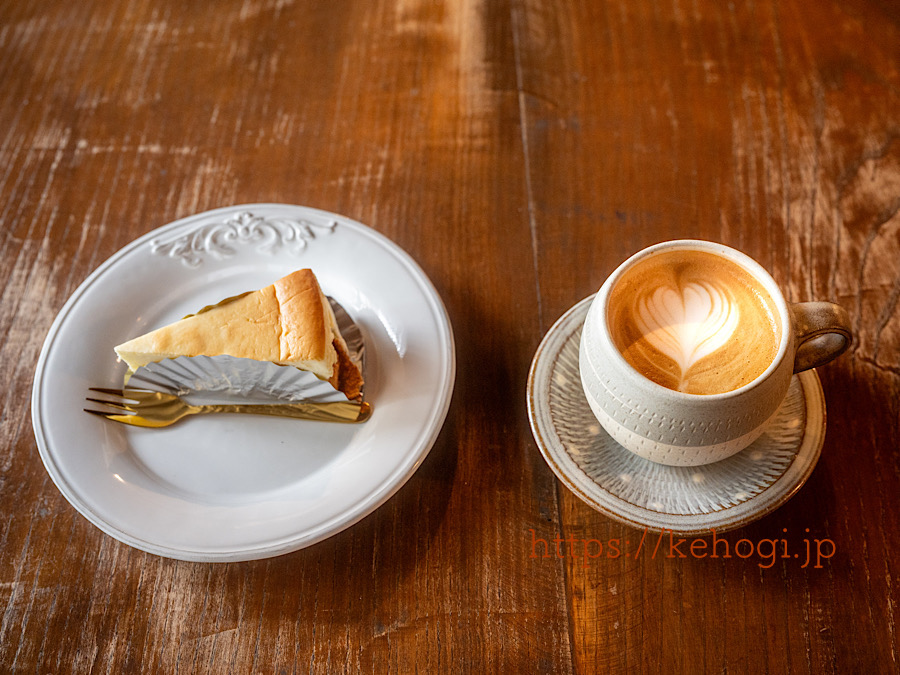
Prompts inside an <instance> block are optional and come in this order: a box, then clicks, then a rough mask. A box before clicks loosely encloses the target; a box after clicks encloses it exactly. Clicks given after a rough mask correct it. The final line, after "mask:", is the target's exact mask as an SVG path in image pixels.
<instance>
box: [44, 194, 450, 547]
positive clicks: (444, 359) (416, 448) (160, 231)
mask: <svg viewBox="0 0 900 675" xmlns="http://www.w3.org/2000/svg"><path fill="white" fill-rule="evenodd" d="M270 209H275V210H282V209H284V210H289V211H293V212H296V213H299V212H302V213H305V214H307V215H312V216H317V217H320V218H326V219H331V220H334V221H336V222H338V223H339V224H340V225H341V226H342V227H347V228H348V229H350V230H353V231H354V232H355V233H356V234H357V235H361V236H364V237H367V238H368V239H370V240H372V241H373V242H375V243H376V244H377V245H379V246H381V247H382V248H383V249H385V250H386V251H387V252H389V253H390V254H392V257H393V258H394V259H396V260H397V261H398V262H399V263H400V264H402V265H403V266H404V267H405V268H406V269H407V270H408V271H409V272H410V274H411V276H412V277H413V278H414V279H415V280H416V283H417V286H418V287H419V289H420V290H421V292H422V295H423V297H424V298H425V300H426V301H427V302H428V304H429V305H431V307H432V309H433V312H434V318H435V323H436V327H437V329H438V333H439V334H440V336H441V338H442V339H441V343H440V344H441V346H442V347H443V349H442V350H441V351H445V353H444V354H441V359H440V382H439V387H438V401H439V405H438V406H435V408H434V409H433V410H432V414H431V416H430V418H429V419H427V420H426V422H425V424H424V425H423V433H422V434H421V435H420V437H419V438H418V439H417V442H416V443H414V444H413V445H412V446H411V448H410V450H411V452H408V453H407V454H406V455H405V456H404V460H405V461H403V462H400V463H398V465H397V466H396V467H395V469H394V471H392V472H391V473H390V474H389V475H388V476H387V478H386V479H385V480H384V481H382V482H381V483H380V484H378V485H376V486H374V489H373V490H372V491H371V492H369V493H368V494H367V495H364V496H363V498H362V499H361V500H358V501H357V502H355V503H354V505H353V507H351V508H349V509H345V510H344V511H342V512H340V513H339V514H337V515H335V516H334V517H333V518H331V519H330V520H328V521H326V522H324V523H320V524H318V525H317V526H316V527H315V528H313V529H307V530H302V531H300V532H299V533H298V532H294V533H291V534H289V535H286V536H282V537H278V538H276V539H271V540H270V541H271V543H268V542H266V543H263V544H250V545H247V546H243V547H233V546H227V547H222V548H214V547H209V546H207V547H198V548H188V547H178V548H176V547H172V546H170V545H160V544H157V543H155V542H153V541H151V540H149V539H146V538H143V537H140V536H137V535H135V534H133V533H130V532H127V531H125V530H123V529H121V528H119V527H118V526H115V525H113V524H112V523H109V522H107V520H106V519H105V518H104V517H103V516H102V515H100V514H99V513H97V512H96V511H95V509H94V508H92V506H91V504H89V503H88V501H87V500H86V499H84V498H83V497H82V496H81V495H80V494H79V492H78V490H77V489H75V487H74V486H73V485H72V483H71V481H69V480H68V479H67V478H66V476H65V474H64V472H62V471H61V470H60V469H59V467H58V466H57V463H56V462H55V461H54V451H53V450H52V449H51V448H50V447H49V443H48V440H47V438H46V436H45V430H44V426H45V420H44V415H43V411H42V406H41V396H42V392H43V389H44V387H43V384H44V380H45V378H46V375H47V361H48V359H49V357H50V355H51V353H52V350H53V347H54V344H55V341H56V339H57V337H58V335H59V332H60V330H61V329H62V327H63V326H64V325H65V323H66V321H67V320H68V318H69V316H70V315H71V312H72V311H73V309H74V308H75V307H76V306H77V305H78V303H79V301H80V300H81V298H82V297H83V296H84V294H85V293H87V292H88V291H89V290H90V289H91V288H92V287H93V286H94V285H95V284H96V283H97V282H98V281H99V280H101V279H102V277H103V275H104V274H106V273H107V272H108V270H109V269H110V268H111V267H112V266H114V265H115V264H116V263H118V262H119V261H121V260H122V259H123V258H126V257H127V256H129V255H130V254H131V253H132V252H133V251H134V250H136V249H138V248H140V247H141V246H144V245H147V244H149V243H150V242H151V241H152V240H154V239H157V238H160V237H162V236H165V235H167V234H169V233H170V232H172V231H176V230H181V229H185V228H188V227H189V226H190V225H191V224H193V223H195V222H196V221H200V220H206V219H211V218H215V217H217V216H221V215H224V214H237V213H240V212H243V211H253V210H257V211H259V210H270ZM456 371H457V356H456V343H455V336H454V332H453V326H452V322H451V320H450V316H449V313H448V311H447V308H446V306H445V304H444V302H443V300H442V298H441V296H440V294H439V293H438V292H437V289H436V288H435V287H434V284H433V283H432V281H431V280H430V279H429V278H428V276H427V275H426V274H425V272H424V270H423V269H422V268H421V266H420V265H419V264H418V263H417V262H416V261H415V260H414V259H413V258H412V256H411V255H410V254H409V253H407V252H406V251H405V250H404V249H402V248H401V247H400V246H399V245H398V244H396V243H395V242H394V241H392V240H391V239H389V238H388V237H386V236H385V235H383V234H381V233H380V232H378V231H376V230H374V229H372V228H371V227H369V226H367V225H365V224H363V223H361V222H359V221H357V220H354V219H352V218H349V217H347V216H344V215H341V214H338V213H334V212H331V211H326V210H323V209H319V208H315V207H310V206H303V205H297V204H287V203H278V202H258V203H241V204H234V205H231V206H222V207H217V208H214V209H209V210H206V211H202V212H199V213H194V214H190V215H187V216H184V217H182V218H178V219H176V220H174V221H171V222H168V223H166V224H164V225H161V226H159V227H156V228H154V229H152V230H149V231H148V232H145V233H144V234H142V235H140V236H138V237H136V238H135V239H133V240H131V241H130V242H128V243H127V244H125V245H124V246H122V247H121V248H119V249H118V250H117V251H115V252H114V253H113V254H112V255H110V256H109V257H108V258H107V259H106V260H104V261H103V262H102V263H100V264H99V265H98V266H97V267H96V268H95V269H94V270H93V271H92V272H91V273H90V274H88V276H87V277H85V279H84V280H83V281H82V282H81V283H80V284H79V285H78V286H77V287H76V288H75V290H74V291H72V293H71V294H70V295H69V297H68V298H67V299H66V301H65V302H64V303H63V305H62V306H61V307H60V309H59V310H58V311H57V314H56V316H55V317H54V319H53V322H52V323H51V325H50V328H49V329H48V331H47V334H46V335H45V337H44V340H43V343H42V345H41V350H40V353H39V355H38V359H37V363H36V365H35V369H34V376H33V382H32V391H31V418H32V429H33V433H34V436H35V440H36V443H37V448H38V453H39V456H40V459H41V462H42V463H43V465H44V468H45V470H46V471H47V473H48V475H49V476H50V478H51V480H52V482H53V483H54V485H55V486H56V488H57V489H58V490H59V491H60V493H61V494H62V495H63V497H64V498H65V499H66V501H67V502H69V504H70V505H71V506H72V507H73V508H75V510H76V511H77V512H78V513H80V514H81V515H82V516H83V517H84V518H85V519H87V520H88V521H89V522H90V523H91V524H93V525H94V526H95V527H97V528H98V529H100V530H101V531H102V532H104V533H105V534H107V535H109V536H111V537H113V538H114V539H116V540H118V541H120V542H122V543H125V544H127V545H129V546H131V547H133V548H136V549H138V550H141V551H145V552H148V553H152V554H154V555H159V556H162V557H166V558H172V559H176V560H186V561H193V562H238V561H246V560H259V559H264V558H269V557H274V556H278V555H284V554H287V553H291V552H294V551H297V550H300V549H302V548H306V547H308V546H311V545H313V544H315V543H318V542H320V541H323V540H325V539H327V538H329V537H331V536H334V535H336V534H338V533H340V532H342V531H344V530H346V529H348V528H350V527H352V526H353V525H355V524H356V523H358V522H359V521H360V520H362V519H363V518H365V517H366V516H368V515H370V514H371V513H373V512H374V511H376V510H377V509H378V508H380V507H381V506H382V505H383V504H385V503H386V502H387V501H388V500H389V499H390V498H391V497H392V496H393V495H394V494H396V493H397V492H398V491H399V490H400V488H402V487H403V486H404V485H405V484H406V483H407V482H408V480H409V479H410V478H411V477H412V475H413V474H414V473H415V472H416V471H417V470H418V468H419V466H420V465H421V464H422V462H423V461H424V460H425V458H426V457H427V456H428V454H429V453H430V451H431V449H432V447H433V446H434V443H435V442H436V441H437V438H438V436H439V435H440V433H441V430H442V429H443V426H444V422H445V421H446V418H447V415H448V413H449V409H450V404H451V402H452V397H453V392H454V388H455V382H456Z"/></svg>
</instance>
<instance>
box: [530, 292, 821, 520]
mask: <svg viewBox="0 0 900 675" xmlns="http://www.w3.org/2000/svg"><path fill="white" fill-rule="evenodd" d="M592 299H593V296H591V297H588V298H585V299H584V300H582V301H581V302H579V303H578V304H576V305H575V306H574V307H572V308H571V309H570V310H569V311H568V312H566V313H565V314H564V315H563V316H562V317H561V318H560V319H559V320H558V321H557V322H556V323H555V324H554V325H553V327H552V328H551V329H550V330H549V331H548V332H547V335H546V336H545V337H544V339H543V341H542V342H541V344H540V346H539V347H538V350H537V352H536V353H535V356H534V360H533V362H532V364H531V371H530V373H529V376H528V391H527V397H528V401H527V403H528V413H529V418H530V421H531V429H532V432H533V433H534V438H535V440H536V441H537V445H538V448H540V451H541V453H542V454H543V456H544V459H545V460H546V461H547V464H548V465H549V466H550V468H551V469H552V470H553V472H554V473H555V474H556V475H557V477H558V478H559V479H560V480H561V481H562V482H563V483H564V484H565V485H566V487H568V488H569V489H570V490H571V491H572V492H574V493H575V494H576V495H578V496H579V497H580V498H581V499H583V500H584V501H585V502H587V503H588V504H590V505H591V506H592V507H594V508H595V509H597V510H598V511H600V512H602V513H604V514H606V515H608V516H610V517H611V518H613V519H615V520H618V521H620V522H624V523H626V524H629V525H633V526H635V527H638V528H642V529H649V530H653V531H662V530H671V531H672V532H673V533H677V534H684V535H689V536H691V535H692V536H702V535H705V534H709V533H710V532H712V531H713V530H715V531H716V532H723V531H727V530H731V529H734V528H737V527H741V526H743V525H746V524H747V523H750V522H752V521H754V520H756V519H758V518H760V517H762V516H764V515H765V514H767V513H771V512H772V511H774V510H775V509H777V508H778V507H779V506H781V505H782V504H784V503H785V502H786V501H787V500H788V499H789V498H790V497H791V496H792V495H794V494H795V493H796V492H797V490H799V489H800V487H801V486H802V485H803V484H804V483H805V482H806V480H807V478H809V476H810V474H811V473H812V471H813V468H814V467H815V465H816V461H817V460H818V458H819V454H820V452H821V449H822V443H823V441H824V439H825V399H824V396H823V393H822V385H821V383H820V381H819V377H818V375H817V374H816V372H815V371H812V370H810V371H806V372H803V373H800V374H799V375H795V376H794V377H793V379H792V381H791V385H790V389H789V390H788V394H787V397H786V398H785V401H784V403H783V404H782V406H781V408H780V410H779V411H778V413H777V415H776V417H775V419H774V420H773V421H772V423H771V424H770V426H769V428H768V429H767V430H766V432H765V433H764V434H763V435H762V436H761V437H760V438H759V439H758V440H757V441H755V442H754V443H753V444H752V445H750V446H749V447H747V448H746V449H744V450H742V451H741V452H739V453H738V454H736V455H733V456H732V457H729V458H728V459H725V460H722V461H720V462H716V463H714V464H708V465H705V466H694V467H674V466H665V465H662V464H656V463H654V462H651V461H649V460H646V459H643V458H641V457H638V456H637V455H635V454H633V453H631V452H629V451H628V450H626V449H625V448H623V447H622V446H621V445H619V444H618V443H616V442H615V441H614V440H613V439H612V438H611V437H610V436H609V435H608V434H607V433H606V431H604V429H603V428H602V427H601V426H600V424H599V423H598V422H597V420H596V418H595V417H594V415H593V413H592V412H591V409H590V407H589V405H588V402H587V399H586V398H585V396H584V392H583V390H582V388H581V379H580V376H579V373H578V347H579V341H580V339H581V329H582V326H583V325H584V318H585V315H586V314H587V311H588V308H589V306H590V302H591V300H592Z"/></svg>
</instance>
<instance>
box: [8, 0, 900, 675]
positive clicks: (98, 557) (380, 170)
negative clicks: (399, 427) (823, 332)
mask: <svg viewBox="0 0 900 675" xmlns="http://www.w3.org/2000/svg"><path fill="white" fill-rule="evenodd" d="M0 82H2V89H3V94H2V97H0V247H2V258H0V279H2V281H3V291H2V295H0V335H2V337H3V340H2V347H0V377H2V379H3V381H4V382H5V383H6V385H7V386H6V387H5V389H4V394H3V412H2V417H0V439H2V445H0V509H2V520H0V617H2V618H0V671H2V672H10V673H56V672H70V671H71V672H109V673H131V672H134V673H174V672H179V673H181V672H212V673H250V672H254V673H255V672H260V673H292V672H316V673H333V672H355V671H364V672H378V673H381V672H396V673H410V672H421V673H439V672H447V673H457V672H471V673H483V672H503V673H525V672H539V673H549V672H554V673H555V672H580V673H593V672H614V673H625V672H629V673H630V672H638V671H646V672H649V673H656V672H665V671H669V672H691V673H697V672H728V673H735V672H747V673H764V672H770V673H783V672H793V673H827V672H839V673H887V672H897V671H898V668H900V665H898V664H900V617H898V615H897V612H898V609H897V608H898V607H900V592H898V589H897V579H900V567H898V559H900V519H898V515H897V514H898V512H900V459H898V454H897V453H898V449H900V311H898V300H900V215H898V208H900V13H898V9H897V5H896V3H893V2H889V1H888V0H844V1H842V2H837V1H835V0H824V1H823V2H803V1H800V0H787V1H785V2H771V1H769V2H744V1H743V0H738V1H737V2H730V3H724V2H716V1H713V0H696V1H695V2H674V3H655V2H647V1H646V0H643V1H637V2H629V1H625V0H618V1H616V0H580V1H579V0H571V1H566V0H552V1H550V2H526V1H523V0H509V1H503V0H496V1H495V0H482V1H481V2H476V1H469V0H464V1H461V2H441V1H440V0H437V1H427V0H396V1H393V2H391V1H383V0H372V1H368V2H345V1H342V0H330V1H327V2H325V1H319V0H310V1H308V2H295V1H293V0H283V1H277V2H276V1H274V0H243V1H241V2H234V1H231V0H224V1H223V2H218V3H195V2H175V1H171V0H161V1H160V0H157V1H155V2H148V1H146V0H129V1H128V2H109V1H106V2H104V1H103V0H83V1H81V2H59V1H54V0H45V1H42V2H30V3H24V2H22V3H13V2H6V3H3V4H2V6H0ZM248 202H283V203H292V204H304V205H308V206H314V207H317V208H321V209H326V210H329V211H333V212H337V213H341V214H344V215H346V216H348V217H351V218H354V219H356V220H359V221H361V222H363V223H366V224H367V225H369V226H371V227H372V228H374V229H375V230H377V231H379V232H381V233H383V234H384V235H386V236H387V237H389V238H390V239H392V240H393V241H395V242H396V243H397V244H399V245H400V246H401V247H402V248H404V249H405V250H406V251H408V252H409V253H410V255H411V256H412V257H413V258H414V259H415V260H416V261H417V262H418V263H419V264H420V265H421V266H422V268H423V269H424V270H425V272H426V273H427V274H428V276H429V277H430V279H431V280H432V281H433V283H434V285H435V286H436V288H437V290H438V291H439V293H440V295H441V297H442V298H443V300H444V302H445V304H446V306H447V309H448V312H449V315H450V317H451V319H452V322H453V327H454V331H455V337H456V346H457V357H458V371H457V382H456V387H455V393H454V397H453V402H452V405H451V409H450V413H449V416H448V418H447V420H446V423H445V425H444V427H443V430H442V432H441V434H440V436H439V438H438V439H437V442H436V443H435V445H434V447H433V449H432V450H431V452H430V454H429V455H428V457H427V459H426V461H425V462H424V463H423V464H422V466H421V467H420V468H419V470H418V471H417V472H416V473H415V475H414V476H413V477H412V479H411V480H409V481H408V483H406V485H405V486H404V487H403V488H402V489H401V490H400V491H399V492H398V493H397V494H396V495H395V496H394V497H393V498H392V499H390V501H389V502H388V503H386V504H385V505H384V506H382V507H381V508H379V509H378V510H377V511H375V512H374V513H373V514H371V515H370V516H368V517H367V518H365V519H364V520H363V521H362V522H360V523H358V524H356V525H355V526H353V527H351V528H350V529H347V530H345V531H343V532H342V533H340V534H338V535H336V536H334V537H332V538H330V539H327V540H326V541H324V542H321V543H319V544H316V545H314V546H312V547H309V548H306V549H303V550H300V551H297V552H295V553H291V554H287V555H283V556H280V557H276V558H271V559H267V560H260V561H256V562H242V563H227V564H204V563H190V562H183V561H175V560H171V559H164V558H160V557H157V556H154V555H151V554H148V553H143V552H141V551H138V550H136V549H133V548H130V547H128V546H126V545H124V544H121V543H119V542H118V541H117V540H115V539H113V538H111V537H108V536H106V535H104V534H103V533H101V532H100V531H99V530H98V529H96V528H95V527H94V526H92V525H90V524H89V523H88V522H87V521H86V520H85V519H84V518H83V517H82V516H80V515H79V514H78V513H77V512H76V511H75V510H74V509H73V508H72V507H71V506H70V505H69V503H68V502H67V501H66V500H65V499H64V498H63V497H62V496H61V494H60V493H59V492H58V490H57V489H56V487H55V486H54V484H53V482H52V481H51V480H50V478H49V476H48V474H47V473H46V471H45V470H44V467H43V466H42V463H41V461H40V458H39V455H38V452H37V448H36V442H35V437H34V435H33V432H32V427H31V419H30V413H31V409H30V400H31V399H30V395H31V387H32V379H33V374H34V369H35V365H36V362H37V358H38V354H39V352H40V349H41V345H42V342H43V340H44V337H45V336H46V334H47V331H48V329H49V327H50V325H51V323H52V321H53V319H54V317H55V316H56V314H57V312H58V311H59V309H60V308H61V307H62V305H63V303H64V302H65V301H66V299H67V298H68V297H69V296H70V294H71V293H72V292H73V291H74V290H75V289H76V288H77V287H78V286H79V284H80V283H81V282H82V281H83V280H84V279H85V278H86V277H87V276H88V275H89V274H90V273H91V271H92V270H94V269H95V268H96V267H97V266H98V265H99V264H100V263H101V262H102V261H104V260H105V259H106V258H108V257H109V256H110V255H112V254H113V253H114V252H116V251H117V250H118V249H120V248H121V247H123V246H124V245H126V244H127V243H128V242H130V241H132V240H133V239H135V238H136V237H138V236H140V235H142V234H144V233H146V232H149V231H150V230H152V229H154V228H156V227H158V226H161V225H163V224H165V223H168V222H170V221H173V220H175V219H177V218H180V217H183V216H187V215H190V214H193V213H197V212H201V211H204V210H207V209H211V208H215V207H219V206H226V205H231V204H241V203H248ZM681 237H694V238H706V239H714V240H718V241H721V242H723V243H726V244H729V245H732V246H735V247H737V248H740V249H742V250H744V251H746V252H747V253H748V254H750V255H751V256H753V257H754V258H756V259H757V260H759V261H760V262H761V263H762V264H763V265H765V266H766V267H767V268H768V269H769V270H770V271H771V273H772V275H773V276H774V277H775V278H776V279H777V280H778V281H779V282H780V283H781V284H782V285H783V287H784V288H785V289H786V293H787V295H788V296H789V298H790V299H791V300H798V301H799V300H808V299H813V298H815V299H822V300H832V301H836V302H839V303H841V304H842V305H843V306H844V307H846V309H847V310H848V311H849V313H850V315H851V318H852V321H853V325H854V328H855V331H856V341H855V344H854V345H853V348H852V350H851V352H850V353H849V354H847V355H844V356H843V357H841V358H840V359H838V360H837V361H835V362H833V363H832V364H829V365H827V366H825V367H822V368H820V369H819V375H820V377H821V380H822V383H823V387H824V392H825V399H826V405H827V410H828V431H827V436H826V439H825V444H824V448H823V450H822V455H821V459H820V460H819V463H818V465H817V467H816V469H815V471H814V472H813V474H812V476H811V478H810V479H809V481H808V482H807V483H806V484H805V485H804V486H803V488H802V489H801V490H800V491H799V492H798V493H797V494H796V496H794V497H793V498H792V499H791V500H790V501H788V502H787V504H785V505H784V506H783V507H781V508H780V509H779V510H777V511H776V512H775V513H773V514H771V515H768V516H766V517H764V518H762V519H760V520H758V521H756V522H755V523H753V524H751V525H748V526H746V527H744V528H742V529H741V530H738V531H737V532H734V533H732V534H731V535H730V536H731V538H732V541H734V540H736V539H737V538H746V539H748V540H750V541H751V542H754V541H760V540H763V539H767V538H775V539H784V540H785V541H787V542H788V543H789V545H790V546H791V547H792V550H795V549H794V548H793V547H802V546H804V545H805V544H804V542H811V541H813V540H815V539H818V540H825V539H828V540H830V541H831V542H833V545H834V552H833V555H831V556H830V557H829V558H826V559H824V560H822V561H821V565H814V564H809V565H807V566H806V567H803V566H802V565H801V564H800V562H799V560H797V559H793V558H790V557H788V558H783V557H779V558H778V560H777V561H775V563H774V564H772V565H766V564H765V563H766V561H765V560H764V559H760V558H759V557H758V556H755V557H751V558H747V559H739V558H737V557H732V558H731V559H716V560H711V559H708V558H707V559H700V558H697V557H694V556H690V555H688V556H685V557H683V558H682V557H680V556H678V555H674V556H668V555H667V556H662V555H660V556H658V557H656V558H655V559H654V558H651V557H649V556H643V557H640V558H639V559H635V558H633V557H627V556H621V557H619V558H616V559H604V560H598V561H591V564H587V565H586V564H583V563H584V559H583V558H580V557H578V558H574V557H572V556H568V555H566V556H564V557H562V558H559V557H556V556H553V557H551V558H550V559H545V558H543V557H537V558H535V557H534V556H533V555H532V553H533V549H532V546H533V541H534V539H533V538H534V537H535V536H537V537H541V538H544V539H548V540H552V539H553V538H556V537H559V538H560V539H561V540H562V541H565V540H567V539H568V538H574V539H577V540H584V539H590V538H594V539H597V540H600V541H608V540H610V539H614V538H627V537H629V536H632V537H633V536H636V534H635V533H636V531H635V530H633V529H631V528H629V527H626V526H624V525H621V524H619V523H617V522H616V521H614V520H612V519H610V518H609V517H606V516H604V515H602V514H600V513H598V512H596V511H594V510H593V509H591V508H590V507H589V506H587V505H586V504H584V503H583V502H582V501H581V500H580V499H579V498H577V497H576V496H574V495H573V494H572V493H571V492H569V491H568V489H567V488H565V487H564V486H563V485H562V484H561V483H560V482H559V481H558V480H557V479H556V477H555V476H554V474H553V473H552V472H551V470H550V469H549V468H548V466H547V464H546V463H545V462H544V460H543V458H542V456H541V454H540V452H539V451H538V449H537V446H536V444H535V441H534V439H533V437H532V433H531V431H530V428H529V423H528V418H527V414H526V407H525V386H526V378H527V374H528V369H529V365H530V362H531V359H532V356H533V354H534V352H535V349H536V348H537V346H538V344H539V342H540V340H541V338H542V336H543V335H544V334H545V332H546V331H547V330H548V329H549V327H550V326H551V325H552V323H553V322H554V321H555V320H556V319H557V318H558V317H559V316H560V315H561V314H563V313H564V312H565V311H566V310H567V309H568V308H569V307H570V306H572V305H573V304H574V303H575V302H577V301H578V300H580V299H582V298H584V297H586V296H587V295H589V294H590V293H592V292H594V291H595V290H596V289H597V288H598V287H599V286H600V284H601V283H602V281H603V279H604V278H605V277H606V276H607V275H608V274H609V273H610V272H611V270H612V269H613V268H614V267H615V266H616V265H617V264H618V263H619V262H621V261H622V260H624V259H625V258H626V257H627V256H628V255H630V254H631V253H633V252H635V251H637V250H638V249H640V248H642V247H644V246H646V245H649V244H651V243H654V242H657V241H660V240H664V239H672V238H681ZM683 550H684V547H682V551H683Z"/></svg>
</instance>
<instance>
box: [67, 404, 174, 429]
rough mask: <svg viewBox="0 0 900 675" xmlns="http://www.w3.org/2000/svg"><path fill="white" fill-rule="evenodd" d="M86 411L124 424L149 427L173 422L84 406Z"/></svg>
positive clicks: (164, 425) (157, 426) (162, 425)
mask: <svg viewBox="0 0 900 675" xmlns="http://www.w3.org/2000/svg"><path fill="white" fill-rule="evenodd" d="M84 412H86V413H91V414H92V415H97V416H98V417H103V418H105V419H108V420H112V421H113V422H121V423H122V424H129V425H131V426H133V427H149V428H159V427H167V426H169V424H171V422H163V421H152V420H148V419H145V418H144V417H141V416H140V415H133V414H129V413H125V414H124V415H121V414H119V413H111V412H101V411H99V410H88V409H87V408H84Z"/></svg>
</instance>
